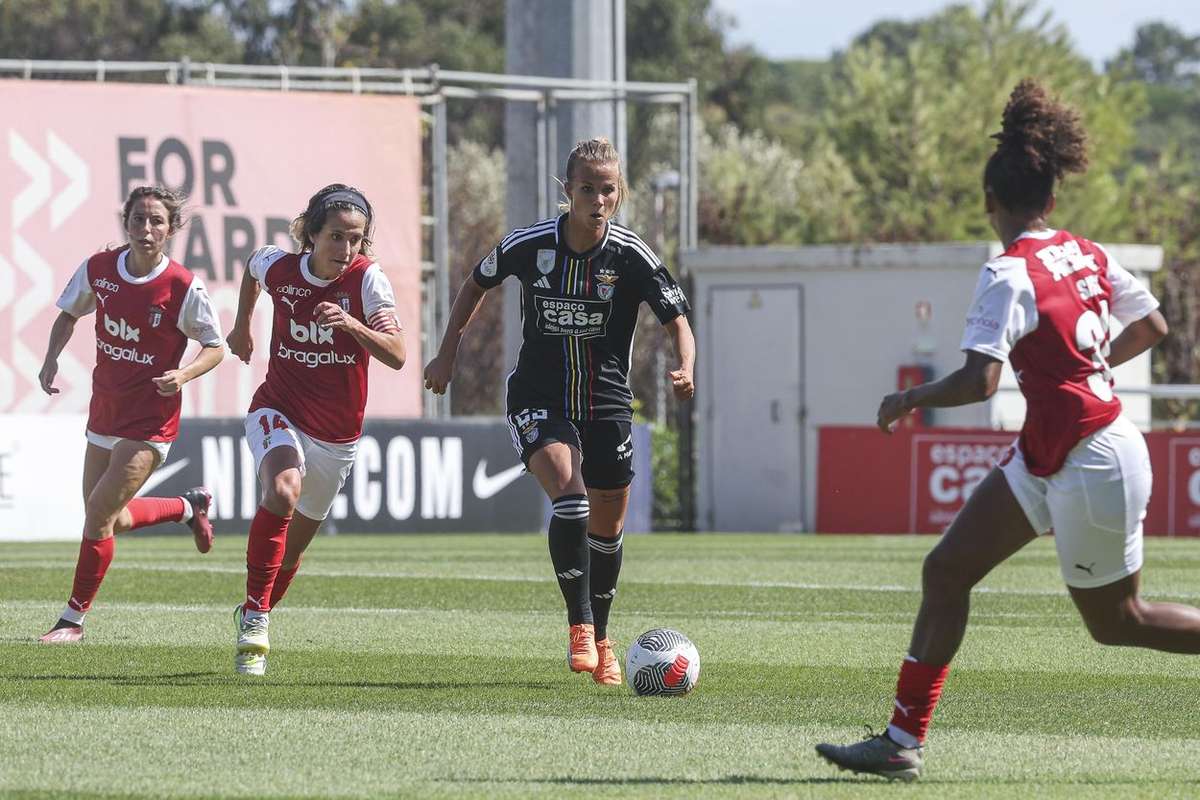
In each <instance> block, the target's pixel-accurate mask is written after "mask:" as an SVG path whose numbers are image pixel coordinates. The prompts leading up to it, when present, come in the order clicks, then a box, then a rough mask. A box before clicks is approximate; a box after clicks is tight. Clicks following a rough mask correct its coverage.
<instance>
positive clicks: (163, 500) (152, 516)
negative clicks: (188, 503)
mask: <svg viewBox="0 0 1200 800" xmlns="http://www.w3.org/2000/svg"><path fill="white" fill-rule="evenodd" d="M125 508H126V509H128V511H129V516H130V517H131V518H132V520H133V521H132V522H131V523H130V524H129V530H131V531H132V530H135V529H137V528H144V527H146V526H147V525H155V524H157V523H159V522H178V521H179V520H181V519H183V498H182V497H135V498H133V499H132V500H130V501H129V505H127V506H125Z"/></svg>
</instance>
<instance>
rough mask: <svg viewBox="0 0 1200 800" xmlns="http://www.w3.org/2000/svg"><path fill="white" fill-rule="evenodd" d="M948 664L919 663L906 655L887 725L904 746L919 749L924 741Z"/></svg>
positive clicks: (940, 693)
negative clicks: (894, 707) (889, 721)
mask: <svg viewBox="0 0 1200 800" xmlns="http://www.w3.org/2000/svg"><path fill="white" fill-rule="evenodd" d="M949 671H950V665H949V664H942V665H940V666H935V665H933V664H922V663H921V662H920V661H917V660H916V659H914V658H913V657H912V656H905V658H904V662H903V663H902V664H901V665H900V679H899V680H898V681H897V682H896V702H895V706H896V710H895V711H893V712H892V721H891V724H889V725H888V734H889V735H890V736H891V737H892V739H893V740H895V741H896V742H897V744H900V745H902V746H904V747H918V746H920V745H921V744H923V743H924V742H925V734H926V733H927V732H928V731H929V721H930V720H931V719H933V709H934V706H936V705H937V702H938V698H940V697H941V696H942V684H944V683H945V682H946V673H947V672H949Z"/></svg>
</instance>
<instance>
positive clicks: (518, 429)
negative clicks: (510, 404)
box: [508, 408, 633, 489]
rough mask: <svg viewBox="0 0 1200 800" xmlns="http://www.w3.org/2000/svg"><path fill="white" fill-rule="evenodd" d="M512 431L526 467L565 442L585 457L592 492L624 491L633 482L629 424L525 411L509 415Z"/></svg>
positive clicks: (586, 481) (586, 483) (585, 475)
mask: <svg viewBox="0 0 1200 800" xmlns="http://www.w3.org/2000/svg"><path fill="white" fill-rule="evenodd" d="M508 430H509V433H511V434H512V441H513V447H515V448H516V449H517V452H518V453H519V454H520V455H521V462H522V463H523V464H524V465H525V466H526V467H528V466H529V459H530V458H532V457H533V454H534V453H536V452H537V451H538V450H541V449H542V448H543V447H545V446H546V445H548V444H550V443H551V442H562V443H563V444H569V445H571V446H572V447H574V448H575V449H577V450H578V451H579V453H580V455H581V456H582V457H583V485H584V486H586V487H588V488H589V489H622V488H624V487H626V486H628V485H629V484H630V483H632V482H633V425H632V424H631V423H629V422H624V421H619V420H597V421H593V422H577V421H573V420H569V419H567V418H566V417H564V416H563V415H562V414H560V413H558V412H557V411H548V410H546V409H544V408H524V409H520V410H518V411H511V412H509V414H508Z"/></svg>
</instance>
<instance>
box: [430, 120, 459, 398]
mask: <svg viewBox="0 0 1200 800" xmlns="http://www.w3.org/2000/svg"><path fill="white" fill-rule="evenodd" d="M446 128H447V125H446V98H445V97H441V98H439V100H438V102H437V103H435V104H434V106H433V131H432V134H433V147H432V151H433V165H432V166H433V170H432V171H433V216H434V217H435V219H436V220H437V221H436V222H435V223H434V226H433V264H434V292H435V294H436V297H435V298H434V300H435V308H436V314H434V319H436V320H437V323H436V327H435V329H434V332H433V336H432V337H430V339H429V341H430V345H431V349H430V352H429V357H432V356H433V354H434V353H436V352H437V349H438V347H440V346H441V344H442V336H443V333H444V332H445V330H446V323H447V321H449V319H450V291H451V289H452V286H451V279H450V231H449V229H448V228H449V220H450V202H449V195H450V191H449V181H448V177H447V162H448V158H447V153H446ZM451 391H453V390H452V388H451V387H450V386H447V387H446V393H445V394H444V395H441V396H440V397H439V396H437V395H427V397H433V398H435V399H434V400H433V401H432V402H433V404H434V416H437V417H448V416H450V392H451Z"/></svg>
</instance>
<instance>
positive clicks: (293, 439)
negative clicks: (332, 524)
mask: <svg viewBox="0 0 1200 800" xmlns="http://www.w3.org/2000/svg"><path fill="white" fill-rule="evenodd" d="M264 421H265V425H266V428H265V429H264V427H263V426H264ZM246 444H248V445H250V452H251V453H253V454H254V471H255V473H257V472H258V470H259V468H260V467H261V466H262V461H263V458H265V457H266V455H267V453H269V452H271V451H272V450H274V449H275V448H276V447H291V448H293V449H294V450H295V451H296V453H297V454H298V455H299V456H300V474H301V475H302V476H303V482H302V484H301V487H300V499H299V500H297V501H296V510H297V511H299V512H300V513H301V514H303V515H304V516H306V517H308V518H309V519H315V520H323V519H325V517H327V516H328V515H329V509H330V508H332V507H333V499H334V498H335V497H337V493H338V492H340V491H341V490H342V485H343V484H344V483H345V482H346V478H347V477H349V475H350V470H351V468H353V467H354V454H355V453H356V452H357V451H358V442H357V441H354V442H348V443H346V444H334V443H332V442H323V441H321V440H320V439H314V438H312V437H311V436H309V435H308V434H306V433H305V432H304V431H302V430H300V429H299V428H297V427H295V426H294V425H292V422H291V420H289V419H288V418H287V417H286V416H285V415H284V414H283V412H281V411H276V410H275V409H273V408H259V409H256V410H254V411H251V412H250V413H249V414H247V415H246Z"/></svg>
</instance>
